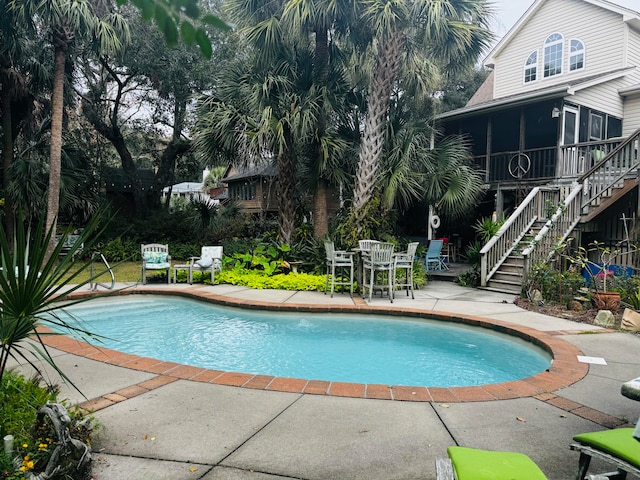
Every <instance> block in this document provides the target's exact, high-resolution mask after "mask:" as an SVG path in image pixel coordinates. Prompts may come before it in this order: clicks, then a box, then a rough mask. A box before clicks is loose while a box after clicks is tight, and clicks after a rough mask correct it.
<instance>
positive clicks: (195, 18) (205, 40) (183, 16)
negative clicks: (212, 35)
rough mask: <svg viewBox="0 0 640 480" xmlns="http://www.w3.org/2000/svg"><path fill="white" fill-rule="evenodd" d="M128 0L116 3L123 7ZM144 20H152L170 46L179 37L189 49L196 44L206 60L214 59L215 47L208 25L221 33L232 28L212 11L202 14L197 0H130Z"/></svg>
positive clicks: (118, 0) (119, 0)
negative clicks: (212, 57)
mask: <svg viewBox="0 0 640 480" xmlns="http://www.w3.org/2000/svg"><path fill="white" fill-rule="evenodd" d="M127 2H128V0H117V3H118V5H124V4H125V3H127ZM131 3H133V4H134V5H135V6H136V7H138V8H139V10H140V12H141V13H142V17H143V18H144V19H145V20H151V19H153V20H154V21H155V23H156V25H158V28H160V30H161V31H162V33H163V35H164V38H165V40H166V42H167V45H169V46H174V45H175V44H176V43H177V40H178V36H180V37H181V38H182V40H183V41H184V43H185V44H186V45H188V46H191V45H194V44H197V45H198V47H199V48H200V51H201V52H202V54H203V55H204V56H205V57H206V58H211V54H212V46H211V41H210V39H209V36H208V34H207V31H206V28H205V26H206V25H209V26H212V27H214V28H216V29H219V30H224V31H227V30H230V29H231V27H230V26H229V25H227V24H226V23H225V22H224V21H222V20H221V19H220V18H219V17H217V16H215V15H213V14H212V13H211V12H209V11H205V12H202V11H201V9H200V7H199V6H198V3H199V2H198V0H146V1H144V2H141V1H136V0H131Z"/></svg>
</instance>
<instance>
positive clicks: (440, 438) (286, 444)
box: [49, 281, 640, 480]
mask: <svg viewBox="0 0 640 480" xmlns="http://www.w3.org/2000/svg"><path fill="white" fill-rule="evenodd" d="M130 289H132V290H133V289H135V290H136V291H139V292H143V291H145V289H148V290H154V291H156V290H161V291H166V292H170V291H173V292H177V291H181V290H184V291H186V290H188V291H190V292H201V293H202V294H203V295H210V294H215V295H216V296H222V297H225V298H228V299H231V300H233V301H240V302H247V303H262V302H266V303H275V304H281V305H286V304H293V305H298V304H306V305H314V306H322V308H325V307H326V306H327V305H330V306H332V307H334V308H340V307H342V306H353V305H354V304H358V305H359V308H366V307H364V306H363V301H362V299H360V298H358V297H356V298H355V299H352V298H350V297H349V295H348V294H336V295H335V296H334V297H333V298H329V297H328V296H326V295H323V294H321V293H317V292H290V291H256V290H250V289H247V288H244V287H235V286H229V285H216V286H214V287H211V286H204V285H194V286H188V285H169V286H167V285H162V286H160V285H152V286H149V285H147V286H141V285H131V286H130ZM371 306H372V307H375V308H378V307H380V308H382V307H384V308H385V309H420V310H424V311H429V312H452V313H456V314H465V315H473V316H479V317H483V318H486V319H489V320H493V321H499V322H506V323H509V324H513V325H517V326H520V327H523V328H530V329H535V330H538V331H540V332H544V335H548V336H551V337H553V338H555V339H560V340H562V341H564V342H567V343H568V344H570V346H572V348H574V349H575V348H576V347H577V350H579V351H580V352H582V354H583V355H586V356H591V357H601V358H604V359H605V361H606V365H596V364H591V365H588V373H587V374H586V376H584V377H583V378H581V379H580V380H578V381H577V382H575V383H572V384H570V385H566V386H563V387H562V388H559V389H557V390H553V391H545V390H543V389H541V390H539V391H536V392H531V394H530V395H514V398H508V399H500V400H498V399H496V396H492V395H491V393H490V390H487V391H488V392H489V393H487V392H485V393H486V395H485V396H484V397H482V398H477V399H476V401H461V399H459V398H455V394H454V395H452V396H451V400H452V401H442V399H439V400H438V399H432V400H431V401H398V400H380V399H370V398H356V397H354V396H353V395H349V394H343V393H340V391H338V394H337V395H336V394H326V393H323V394H313V392H311V393H306V392H308V390H305V389H304V388H303V389H302V390H299V391H297V392H295V391H286V390H287V388H279V389H277V390H280V391H273V390H271V389H270V388H269V385H262V386H260V387H257V386H256V385H255V384H252V383H251V382H247V381H246V380H247V378H246V376H244V377H243V376H242V374H238V375H236V376H235V377H234V378H237V379H238V384H240V385H244V386H242V387H238V386H231V385H230V384H229V382H226V383H227V384H219V383H215V380H214V378H213V375H211V377H212V378H211V379H209V378H205V376H206V375H207V374H206V372H201V371H197V370H192V369H193V367H185V366H180V365H174V366H173V368H171V369H170V370H168V371H164V370H163V371H162V372H160V373H158V372H157V371H154V368H156V369H157V367H158V365H159V360H152V359H137V360H135V361H124V363H121V362H122V361H123V360H121V361H118V360H116V359H115V358H112V359H111V360H108V361H102V360H98V359H96V357H95V356H93V357H92V358H88V355H90V354H89V353H88V352H90V351H93V350H94V349H91V348H87V349H85V350H84V351H82V350H78V349H77V348H76V349H75V350H74V353H68V352H65V351H63V350H62V349H59V350H55V360H56V362H57V363H58V365H59V366H60V367H61V368H62V369H63V371H64V372H66V374H67V375H69V377H70V378H71V379H72V381H73V382H74V383H75V384H76V385H77V386H78V387H79V388H80V389H81V390H82V392H83V393H84V395H85V397H86V398H83V397H82V396H81V395H79V394H78V392H76V391H74V390H73V389H71V388H70V387H69V386H67V385H63V395H64V396H66V397H67V398H69V399H70V401H71V402H74V403H82V404H83V405H84V406H86V407H89V408H91V409H93V410H95V414H94V416H95V418H96V419H97V420H98V422H99V424H100V429H99V432H98V435H97V436H96V438H95V441H94V445H93V450H94V478H95V479H97V480H106V479H109V480H119V479H140V480H142V479H154V480H155V479H158V480H163V479H167V480H169V479H171V480H181V479H205V480H213V479H231V480H236V479H238V480H240V479H242V480H245V479H246V480H268V479H271V480H275V479H291V478H298V479H308V480H312V479H314V480H315V479H340V480H343V479H367V480H369V479H384V480H387V479H434V478H435V459H436V458H437V457H445V456H446V448H447V447H448V446H449V445H463V446H469V447H476V448H484V449H495V450H509V451H518V452H522V453H525V454H527V455H529V456H530V457H531V458H532V459H533V460H534V461H535V462H536V463H537V464H538V465H539V466H540V468H541V469H542V470H543V471H544V472H545V474H546V475H547V477H548V478H549V479H551V480H560V479H569V478H574V476H575V473H576V471H577V465H578V454H577V453H575V452H572V451H570V450H569V444H570V443H571V438H572V436H573V435H575V434H577V433H582V432H587V431H594V430H601V429H605V428H613V427H618V426H622V425H630V424H635V422H636V421H637V420H638V412H639V411H640V405H639V404H638V403H637V402H634V401H632V400H629V399H627V398H625V397H623V396H622V395H621V394H620V387H621V385H622V383H624V382H626V381H628V380H630V379H632V378H635V377H637V376H639V374H640V357H639V356H638V352H639V351H640V338H639V337H638V335H634V334H630V333H622V332H612V331H606V330H602V329H598V328H597V327H592V326H590V325H584V324H578V323H575V322H572V321H569V320H563V319H559V318H553V317H547V316H544V315H540V314H537V313H534V312H528V311H524V310H522V309H521V308H519V307H517V306H516V305H514V304H513V297H511V296H509V295H506V294H497V293H491V292H486V291H480V290H474V289H469V288H465V287H461V286H459V285H456V284H453V283H451V282H440V281H432V282H430V283H429V284H428V285H427V286H426V287H425V288H424V289H422V290H420V291H418V292H416V299H415V300H411V299H410V298H408V297H406V296H405V295H404V294H399V295H398V296H397V298H396V300H395V301H394V303H393V304H390V303H389V301H388V300H387V299H382V298H374V300H373V301H372V305H371ZM585 332H589V333H592V334H583V333H585ZM577 350H576V351H577ZM157 357H158V359H161V358H162V352H158V355H157ZM127 362H128V363H127ZM164 368H165V369H166V366H165V367H164ZM158 371H159V370H158ZM196 372H197V373H196ZM49 374H50V376H51V379H52V380H53V381H59V379H58V378H56V376H55V375H54V374H53V373H51V372H49ZM228 375H230V376H231V375H233V374H228ZM254 381H255V379H254ZM282 390H285V391H282ZM409 393H411V392H409ZM416 393H418V392H417V391H416ZM410 400H411V399H410ZM416 400H418V399H417V398H416ZM603 469H604V470H606V467H604V466H603V465H599V464H598V463H597V462H596V461H594V462H593V465H592V469H591V470H590V472H592V473H595V472H598V471H600V472H602V471H604V470H603Z"/></svg>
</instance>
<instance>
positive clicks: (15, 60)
mask: <svg viewBox="0 0 640 480" xmlns="http://www.w3.org/2000/svg"><path fill="white" fill-rule="evenodd" d="M18 13H19V12H16V11H15V10H14V8H12V6H11V1H10V0H0V92H1V93H0V118H1V119H2V128H1V131H2V149H1V150H2V189H3V193H4V200H5V204H4V209H3V210H4V227H5V230H6V233H7V237H8V238H9V239H10V243H11V239H13V227H14V215H15V212H16V209H17V205H18V204H17V202H16V201H15V199H14V198H12V197H11V195H10V191H11V181H12V178H11V169H12V166H13V164H14V161H15V152H16V150H17V149H18V148H20V146H19V145H18V144H19V143H20V139H21V138H22V140H23V142H22V143H24V141H25V140H26V138H25V137H26V136H27V134H28V132H29V131H30V130H34V129H35V130H37V127H34V125H35V124H36V123H37V121H39V120H41V119H40V118H37V117H38V115H37V114H36V113H35V112H36V111H41V110H43V109H41V108H37V105H38V103H39V101H38V100H39V99H38V97H39V95H40V94H41V92H42V90H43V89H44V83H45V81H46V77H47V72H46V68H45V67H44V65H43V62H42V56H43V51H42V48H41V44H42V42H41V40H42V36H41V35H40V34H39V32H38V31H37V30H36V29H35V28H34V25H33V23H32V22H31V21H30V19H24V18H21V17H20V16H19V14H18Z"/></svg>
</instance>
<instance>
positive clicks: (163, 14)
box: [155, 5, 178, 46]
mask: <svg viewBox="0 0 640 480" xmlns="http://www.w3.org/2000/svg"><path fill="white" fill-rule="evenodd" d="M155 20H156V23H157V24H158V28H160V30H161V31H162V33H163V34H164V39H165V41H166V42H167V45H169V46H172V45H175V44H176V43H177V42H178V27H177V26H176V22H175V21H174V20H173V18H172V17H171V16H170V15H169V12H167V10H166V9H165V8H164V7H162V6H160V5H158V6H157V8H156V15H155Z"/></svg>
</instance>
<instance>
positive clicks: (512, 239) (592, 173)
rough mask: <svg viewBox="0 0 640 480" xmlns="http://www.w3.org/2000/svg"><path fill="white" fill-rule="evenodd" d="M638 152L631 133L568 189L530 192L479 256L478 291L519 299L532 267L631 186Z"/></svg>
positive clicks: (639, 137)
mask: <svg viewBox="0 0 640 480" xmlns="http://www.w3.org/2000/svg"><path fill="white" fill-rule="evenodd" d="M639 149H640V130H637V131H636V132H635V133H634V134H632V135H631V136H629V137H628V138H627V139H626V140H625V141H623V142H621V143H620V144H619V145H617V146H616V147H615V148H614V149H613V150H611V151H609V152H608V153H607V155H606V156H605V157H604V158H603V159H602V160H601V161H599V162H598V163H597V164H595V165H594V166H593V167H591V168H590V169H589V170H588V171H586V172H584V173H582V174H581V175H580V176H579V177H577V179H576V181H575V182H574V183H573V184H571V185H558V186H548V187H536V188H534V189H532V190H531V192H529V195H527V197H526V198H525V200H524V201H523V202H522V203H521V204H520V205H519V206H518V208H517V209H516V211H515V212H514V213H513V214H512V215H511V216H510V217H509V218H508V219H507V221H506V222H505V223H504V224H503V225H502V227H501V228H500V230H499V231H498V233H497V234H496V235H495V236H494V237H493V238H491V239H490V240H489V241H488V242H487V244H486V245H485V246H484V247H483V248H482V250H481V251H480V256H481V267H480V275H481V280H480V282H481V288H485V289H488V290H494V291H500V292H505V293H514V294H517V295H519V294H520V293H521V291H522V288H523V286H524V285H526V282H527V277H528V272H529V270H530V268H531V267H532V266H533V265H536V264H538V263H543V262H546V261H548V260H549V259H550V258H551V256H552V255H553V251H554V246H555V245H557V244H558V243H562V242H564V241H565V240H566V239H567V238H568V237H569V235H570V234H571V232H572V231H573V229H574V228H575V227H576V225H578V224H579V223H580V222H585V221H590V220H592V219H593V218H595V216H596V215H597V214H598V213H599V212H601V211H602V209H604V208H607V207H608V206H609V205H611V204H612V203H613V202H614V201H615V200H616V199H617V198H620V196H621V195H622V194H623V193H624V192H627V191H628V190H630V189H631V188H633V187H635V185H637V183H638V167H639V162H638V156H639V152H638V150H639ZM550 206H556V208H555V210H554V209H553V208H550Z"/></svg>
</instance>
